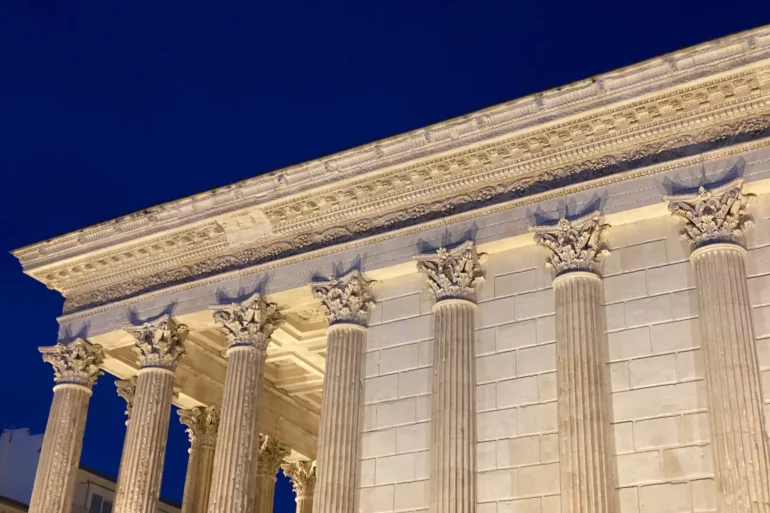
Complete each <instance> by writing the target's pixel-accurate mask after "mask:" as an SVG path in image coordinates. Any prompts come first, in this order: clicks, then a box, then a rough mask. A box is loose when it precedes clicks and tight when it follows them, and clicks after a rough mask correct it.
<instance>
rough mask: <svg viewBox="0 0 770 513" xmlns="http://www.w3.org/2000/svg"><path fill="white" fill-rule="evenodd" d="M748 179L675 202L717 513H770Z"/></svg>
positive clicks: (672, 205)
mask: <svg viewBox="0 0 770 513" xmlns="http://www.w3.org/2000/svg"><path fill="white" fill-rule="evenodd" d="M741 185H742V181H741V180H736V181H734V182H731V183H728V184H726V185H724V186H722V187H718V188H715V189H713V190H710V191H709V190H706V189H704V188H703V187H701V189H700V192H699V193H698V194H694V195H681V196H670V197H667V198H666V199H668V200H669V201H670V202H671V203H670V205H669V208H670V210H671V212H672V213H673V214H675V215H678V216H681V217H683V218H684V219H685V221H686V224H685V230H684V232H683V235H684V237H685V238H687V239H688V240H689V241H690V243H691V246H692V248H693V251H692V253H691V255H690V262H692V265H693V267H694V269H695V279H696V285H697V289H698V302H699V305H700V313H699V316H698V318H699V322H700V327H701V338H702V341H703V360H704V363H705V367H706V369H705V370H706V372H705V374H706V388H707V390H708V415H709V424H710V428H711V446H712V451H713V454H714V463H715V465H714V478H715V482H716V488H717V511H719V512H720V513H760V512H762V513H767V512H770V479H769V478H768V475H770V462H768V439H767V434H766V431H765V417H764V414H763V408H762V406H763V398H762V375H761V373H760V371H759V362H758V359H757V347H756V340H755V338H754V329H753V326H752V324H751V307H750V303H749V294H748V287H747V281H746V265H745V257H746V250H745V249H744V247H743V246H742V244H741V243H742V240H743V235H744V231H745V229H746V228H748V227H749V226H751V220H750V219H749V218H748V217H747V216H746V207H747V206H748V205H749V204H750V203H751V200H752V199H753V197H751V196H748V195H745V194H743V193H742V192H741Z"/></svg>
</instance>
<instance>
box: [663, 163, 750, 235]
mask: <svg viewBox="0 0 770 513" xmlns="http://www.w3.org/2000/svg"><path fill="white" fill-rule="evenodd" d="M742 185H743V179H741V178H738V179H737V180H733V181H732V182H730V183H727V184H725V185H722V186H721V187H717V188H715V189H711V190H709V189H706V188H705V187H701V188H700V190H698V194H690V195H687V194H680V195H676V196H666V197H665V198H664V199H665V200H666V201H668V202H669V205H668V209H669V210H670V211H671V213H672V214H674V215H677V216H680V217H683V218H684V220H685V225H684V230H683V231H682V238H684V239H686V240H689V241H690V245H691V246H692V247H693V248H698V247H700V246H705V245H706V244H711V243H714V242H727V243H733V244H739V243H740V242H741V241H742V239H743V236H744V235H745V233H746V229H747V228H749V227H751V226H752V225H753V224H754V223H753V221H752V220H751V217H749V216H747V215H746V207H748V206H749V205H751V203H753V201H754V195H753V194H743V192H741V187H742Z"/></svg>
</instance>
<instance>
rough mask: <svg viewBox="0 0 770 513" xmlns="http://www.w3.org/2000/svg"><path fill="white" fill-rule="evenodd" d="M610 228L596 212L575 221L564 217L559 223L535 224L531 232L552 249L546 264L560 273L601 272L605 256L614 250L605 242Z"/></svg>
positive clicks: (540, 242)
mask: <svg viewBox="0 0 770 513" xmlns="http://www.w3.org/2000/svg"><path fill="white" fill-rule="evenodd" d="M608 228H609V225H607V224H602V222H601V214H600V212H598V211H596V212H593V213H591V214H588V215H586V216H584V217H581V218H580V219H576V220H574V221H570V220H568V219H566V218H562V219H559V221H558V223H556V224H555V225H545V226H531V227H530V231H531V232H534V233H535V243H537V244H539V245H541V246H543V247H545V248H547V249H548V250H549V251H550V253H551V255H550V256H549V257H548V260H547V262H546V266H547V267H549V268H551V269H553V271H554V273H555V275H556V276H559V275H561V274H564V273H567V272H573V271H586V272H592V273H595V274H599V268H600V265H601V257H602V256H606V255H609V253H610V251H609V249H608V248H607V246H606V245H605V244H604V238H605V236H606V233H607V229H608Z"/></svg>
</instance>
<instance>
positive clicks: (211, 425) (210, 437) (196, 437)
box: [177, 406, 219, 450]
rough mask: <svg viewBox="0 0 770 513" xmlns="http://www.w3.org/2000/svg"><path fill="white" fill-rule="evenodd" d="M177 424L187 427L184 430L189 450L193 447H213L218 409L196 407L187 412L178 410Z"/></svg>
mask: <svg viewBox="0 0 770 513" xmlns="http://www.w3.org/2000/svg"><path fill="white" fill-rule="evenodd" d="M177 414H178V415H179V422H181V423H182V424H184V425H185V426H187V429H186V430H185V431H186V433H187V436H188V437H189V439H190V449H189V450H192V447H193V446H195V445H201V446H205V447H215V446H216V444H217V432H218V431H219V409H218V408H217V407H216V406H209V407H208V408H205V407H202V406H196V407H194V408H190V409H189V410H178V411H177Z"/></svg>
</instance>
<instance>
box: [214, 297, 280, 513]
mask: <svg viewBox="0 0 770 513" xmlns="http://www.w3.org/2000/svg"><path fill="white" fill-rule="evenodd" d="M212 310H213V316H214V321H215V322H216V323H217V324H218V325H219V326H221V327H222V328H223V329H224V330H225V332H226V334H227V340H228V348H227V359H228V362H227V374H226V376H225V389H224V394H223V396H222V418H221V421H220V429H219V434H218V436H217V450H216V453H215V455H214V470H213V475H212V478H211V495H210V496H209V509H208V511H209V512H210V513H222V512H227V513H252V511H253V509H254V500H255V493H256V475H255V474H256V465H255V462H254V458H255V457H256V456H257V447H258V444H259V433H258V431H257V416H258V413H259V400H260V397H261V395H262V378H263V372H264V366H265V356H266V354H267V346H268V344H269V343H270V336H271V335H272V334H273V331H275V329H276V328H277V327H278V325H279V324H280V323H281V322H282V321H283V316H282V315H281V314H280V313H279V312H278V305H276V304H275V303H268V302H267V301H265V299H264V298H263V297H262V296H261V295H259V294H254V295H253V296H251V297H250V298H248V299H247V300H246V301H243V302H242V303H233V304H231V305H226V306H213V307H212Z"/></svg>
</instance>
